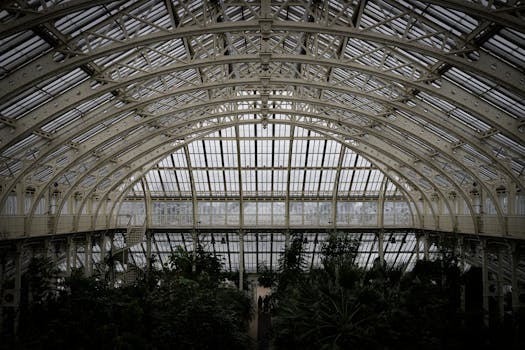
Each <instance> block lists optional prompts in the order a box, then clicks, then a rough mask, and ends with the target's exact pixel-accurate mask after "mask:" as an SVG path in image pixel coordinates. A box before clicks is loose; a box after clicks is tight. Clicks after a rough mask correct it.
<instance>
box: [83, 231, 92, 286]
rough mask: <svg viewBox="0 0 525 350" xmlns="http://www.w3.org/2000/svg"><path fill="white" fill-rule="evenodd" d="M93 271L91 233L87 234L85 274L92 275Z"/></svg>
mask: <svg viewBox="0 0 525 350" xmlns="http://www.w3.org/2000/svg"><path fill="white" fill-rule="evenodd" d="M92 273H93V243H92V239H91V233H88V234H86V246H85V248H84V274H85V275H86V277H90V276H91V275H92Z"/></svg>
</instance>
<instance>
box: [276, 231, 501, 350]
mask: <svg viewBox="0 0 525 350" xmlns="http://www.w3.org/2000/svg"><path fill="white" fill-rule="evenodd" d="M449 243H450V241H449ZM452 243H453V242H452ZM321 252H322V257H321V260H322V263H323V266H322V268H320V269H314V270H312V271H310V272H309V273H305V272H304V271H303V270H302V269H301V268H300V266H301V262H302V261H304V256H303V255H304V254H303V250H302V244H301V243H300V241H299V240H294V241H293V242H292V244H291V245H290V249H289V250H287V251H286V252H284V253H283V256H282V267H283V268H282V271H281V276H280V277H279V284H281V283H283V282H284V288H283V287H282V286H281V285H279V286H278V288H277V293H275V294H274V298H275V299H276V305H278V306H277V308H276V310H275V311H274V315H273V319H272V323H273V327H272V332H273V342H274V346H275V348H276V349H349V348H355V349H386V348H388V349H422V348H425V349H436V350H437V349H460V348H468V347H472V346H475V347H478V348H480V349H488V348H489V347H490V345H489V342H488V336H486V334H487V330H486V329H485V328H483V326H482V323H479V322H478V323H476V322H467V321H468V320H467V319H466V314H465V313H464V312H462V311H461V310H460V304H461V302H460V300H461V298H460V296H461V288H462V284H463V283H465V281H464V279H463V277H462V275H461V273H460V270H459V268H458V267H457V258H456V256H455V255H454V247H453V246H452V245H449V246H447V247H445V248H443V254H441V257H442V259H441V260H437V261H432V262H429V261H419V262H417V264H416V265H415V267H414V269H413V270H412V271H411V272H408V273H404V272H403V269H402V268H401V267H395V268H394V267H388V266H384V265H382V264H380V263H379V261H377V262H374V265H373V267H372V268H371V269H369V270H366V271H365V270H363V269H360V268H358V267H357V266H356V265H355V264H354V261H355V255H356V253H357V243H356V242H355V241H353V240H351V239H349V238H345V237H342V236H340V235H335V234H334V235H332V236H331V237H330V238H329V240H328V241H327V242H326V243H325V244H324V245H323V247H322V250H321ZM293 273H298V276H296V277H293V276H292V274H293ZM283 276H286V278H284V277H283ZM476 290H479V291H481V288H477V289H476ZM478 293H479V292H478ZM492 337H494V334H493V335H492ZM498 339H499V341H504V340H505V338H504V337H501V336H500V337H499V338H498Z"/></svg>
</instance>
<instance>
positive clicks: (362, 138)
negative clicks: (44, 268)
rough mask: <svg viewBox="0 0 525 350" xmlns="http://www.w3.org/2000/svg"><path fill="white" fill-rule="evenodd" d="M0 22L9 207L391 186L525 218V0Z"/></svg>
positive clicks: (155, 2)
mask: <svg viewBox="0 0 525 350" xmlns="http://www.w3.org/2000/svg"><path fill="white" fill-rule="evenodd" d="M0 23H1V25H2V27H1V29H0V40H1V42H0V74H1V83H0V179H1V186H2V189H1V193H0V208H1V212H2V213H3V214H4V215H27V216H30V217H33V216H38V215H43V214H47V215H55V216H57V217H58V216H60V215H61V214H64V213H67V215H71V214H75V215H81V214H82V213H85V212H93V213H101V212H107V213H116V212H117V211H118V210H119V209H118V208H119V205H120V204H119V203H121V201H123V200H124V201H125V200H133V199H136V198H138V197H141V196H142V198H145V197H148V196H149V197H151V198H153V199H155V198H156V199H158V200H160V199H166V198H171V199H184V198H188V199H191V200H194V201H197V200H205V199H207V198H215V199H217V198H233V197H236V196H238V197H244V196H246V197H247V198H252V199H253V200H258V199H264V198H269V199H272V200H275V201H276V200H279V199H283V198H284V200H285V201H287V200H293V199H294V197H301V198H310V199H314V198H317V199H323V198H326V199H330V200H333V199H334V198H335V199H337V198H344V197H347V198H357V197H360V198H362V199H366V198H369V197H373V196H379V194H380V193H381V190H382V187H384V192H383V195H387V196H388V195H392V196H396V195H397V196H402V197H403V198H404V200H406V201H407V202H409V203H410V205H411V208H412V210H413V215H415V216H419V217H420V219H419V220H414V221H413V222H414V225H424V224H423V222H424V221H425V220H423V219H422V216H423V215H425V213H428V214H429V215H432V216H433V221H434V222H435V223H436V224H435V225H434V227H435V228H440V225H439V220H438V217H437V216H440V215H442V216H450V217H451V218H449V220H451V221H452V223H451V226H450V228H451V229H452V228H453V227H455V226H457V225H458V224H459V221H460V219H458V218H457V217H452V216H454V215H457V214H461V215H468V216H470V220H471V222H473V225H474V226H475V229H474V232H480V230H481V227H482V226H483V225H481V224H480V223H479V222H478V221H476V220H477V219H476V217H477V216H478V215H481V214H490V215H494V216H495V217H496V219H495V222H498V223H497V224H495V225H496V226H497V225H499V229H498V232H500V233H504V232H506V230H507V229H506V227H505V225H506V224H505V220H504V217H505V216H523V215H525V204H524V203H525V200H524V193H525V179H524V176H525V174H524V173H525V171H524V170H525V142H524V140H525V114H524V111H525V105H524V102H523V101H524V97H525V74H524V66H525V64H524V62H525V60H524V59H525V45H524V43H525V25H524V22H523V6H522V4H521V2H519V1H517V2H486V1H477V0H474V1H443V0H432V1H417V0H404V1H397V0H396V1H394V0H368V1H367V0H345V1H304V2H303V1H291V0H290V1H287V0H261V1H243V2H238V1H229V0H217V1H162V0H138V1H104V0H99V1H85V0H72V1H59V0H55V1H45V0H42V1H32V0H27V1H7V2H4V3H3V4H2V5H1V6H0ZM386 179H389V181H386ZM26 193H30V194H31V196H30V197H31V198H30V199H23V197H24V194H26ZM502 193H504V194H505V195H504V199H502V198H503V197H502V196H501V194H502ZM458 201H459V202H458ZM77 202H78V203H77ZM107 202H110V203H109V204H107ZM22 203H23V204H22ZM71 203H74V204H71ZM103 203H104V204H103ZM509 203H511V204H509ZM193 207H194V208H195V209H193V210H197V209H196V208H197V206H193ZM460 207H461V210H460V209H458V208H460ZM66 209H67V210H66ZM194 215H195V213H194ZM427 222H428V220H427ZM485 228H486V227H485Z"/></svg>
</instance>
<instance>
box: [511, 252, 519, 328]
mask: <svg viewBox="0 0 525 350" xmlns="http://www.w3.org/2000/svg"><path fill="white" fill-rule="evenodd" d="M510 248H511V255H512V257H511V264H512V267H511V268H512V315H513V318H514V319H515V320H516V319H517V315H518V312H519V309H520V306H521V305H520V299H519V297H520V285H519V281H518V266H519V262H520V251H519V248H518V245H517V244H516V242H512V243H511V246H510Z"/></svg>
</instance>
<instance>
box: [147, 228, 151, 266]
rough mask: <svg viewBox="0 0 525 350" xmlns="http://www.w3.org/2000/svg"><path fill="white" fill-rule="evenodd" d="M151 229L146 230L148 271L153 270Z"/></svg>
mask: <svg viewBox="0 0 525 350" xmlns="http://www.w3.org/2000/svg"><path fill="white" fill-rule="evenodd" d="M151 236H152V233H151V231H149V230H148V231H146V271H147V272H148V273H149V272H150V271H151V238H152V237H151Z"/></svg>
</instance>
